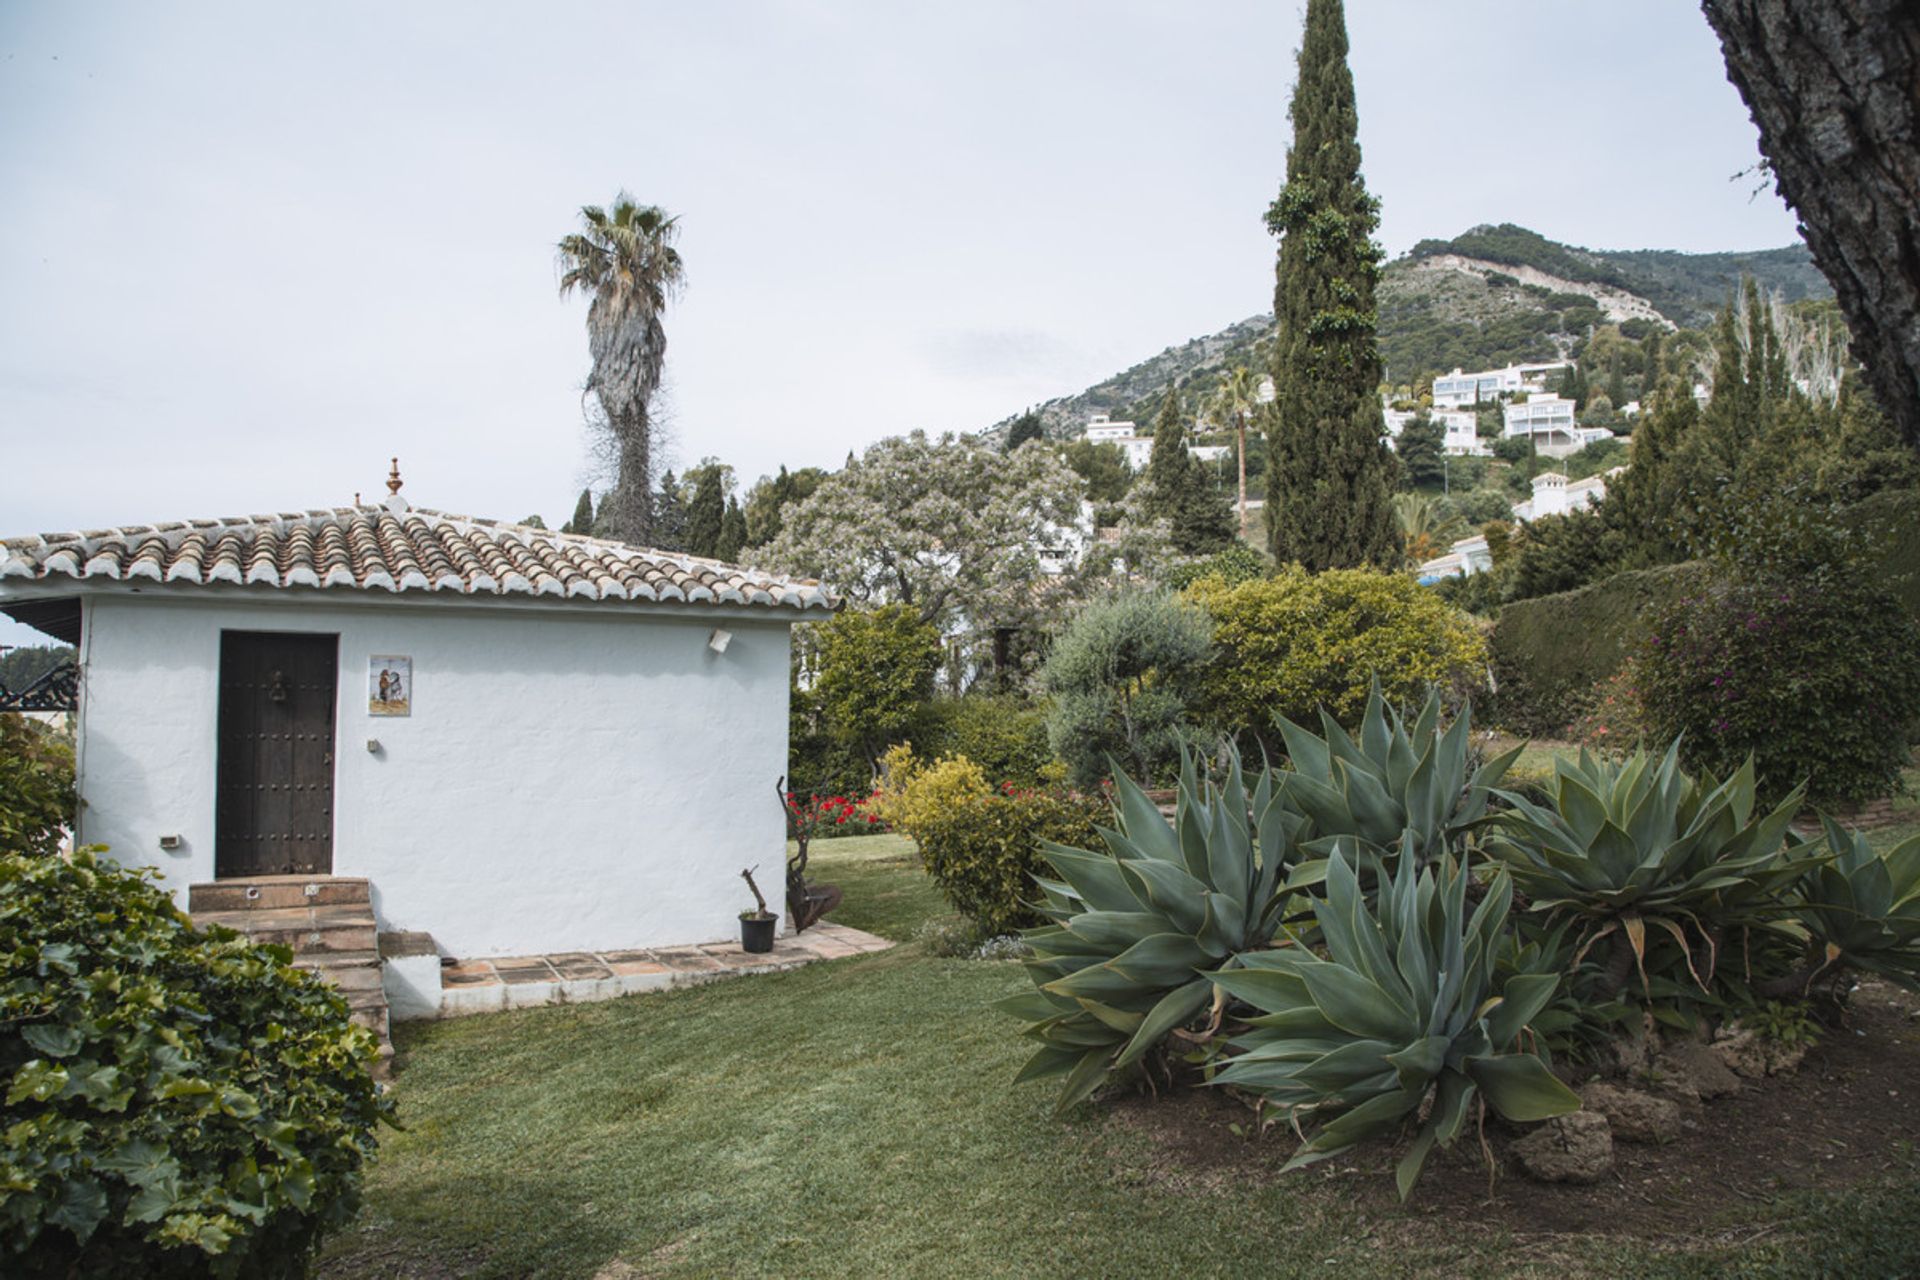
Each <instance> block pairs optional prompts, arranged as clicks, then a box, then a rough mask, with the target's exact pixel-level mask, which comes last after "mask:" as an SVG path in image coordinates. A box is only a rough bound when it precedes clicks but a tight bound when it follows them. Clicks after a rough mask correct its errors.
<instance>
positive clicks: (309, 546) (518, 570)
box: [0, 500, 833, 610]
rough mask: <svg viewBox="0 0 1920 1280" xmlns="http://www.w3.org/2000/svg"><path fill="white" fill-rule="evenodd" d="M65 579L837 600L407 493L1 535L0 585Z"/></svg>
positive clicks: (707, 600)
mask: <svg viewBox="0 0 1920 1280" xmlns="http://www.w3.org/2000/svg"><path fill="white" fill-rule="evenodd" d="M60 577H67V578H75V579H85V578H107V579H112V580H122V579H127V578H142V579H147V580H150V581H153V582H158V583H162V584H173V583H188V584H193V585H198V586H205V585H208V584H212V583H231V584H234V585H236V586H239V585H258V586H270V587H282V588H285V587H308V588H315V589H319V590H339V589H353V590H360V591H390V592H394V593H397V594H398V593H406V592H429V593H432V592H440V593H453V594H456V595H468V596H496V595H527V596H551V597H553V598H555V599H564V600H572V599H584V600H658V601H684V602H686V603H689V604H700V605H723V604H730V605H746V606H760V607H767V608H787V609H796V610H809V609H822V610H825V609H830V608H832V607H833V606H832V602H831V601H830V600H829V599H828V597H827V594H826V592H825V591H823V590H822V589H821V588H820V586H819V584H818V583H815V582H811V581H802V580H797V579H787V578H779V577H774V576H771V575H768V574H763V573H758V572H756V571H754V570H752V569H744V568H740V567H738V566H735V565H728V564H721V563H720V562H718V561H715V560H702V559H698V558H695V557H693V556H687V555H683V554H681V553H679V552H674V551H654V550H650V549H648V548H645V547H634V546H628V545H627V544H625V543H620V542H609V541H607V540H605V539H602V538H589V537H583V536H580V535H576V534H566V533H552V532H549V531H547V530H545V529H533V528H528V527H527V526H525V525H516V524H504V523H502V522H500V521H497V520H481V519H476V518H474V517H472V516H452V515H446V514H444V513H442V512H439V511H428V510H422V509H418V508H409V507H408V506H407V505H406V504H405V503H404V502H401V501H398V500H396V501H394V502H392V503H391V504H388V505H381V506H359V507H331V508H317V509H314V510H311V511H304V512H301V511H288V512H281V513H280V514H278V515H254V516H229V517H226V518H223V519H219V520H170V521H164V522H161V523H157V524H140V525H127V526H125V527H123V528H118V529H90V530H86V531H84V532H78V533H44V534H34V535H28V536H26V537H19V538H0V585H3V584H4V583H6V582H18V581H45V580H48V579H53V578H60Z"/></svg>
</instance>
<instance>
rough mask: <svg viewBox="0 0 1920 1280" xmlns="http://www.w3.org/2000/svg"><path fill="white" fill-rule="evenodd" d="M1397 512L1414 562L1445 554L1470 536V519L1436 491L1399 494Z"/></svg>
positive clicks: (1410, 561) (1396, 514)
mask: <svg viewBox="0 0 1920 1280" xmlns="http://www.w3.org/2000/svg"><path fill="white" fill-rule="evenodd" d="M1393 513H1394V515H1395V516H1396V517H1397V518H1398V519H1399V522H1400V533H1401V535H1402V536H1403V537H1404V538H1405V540H1406V547H1407V561H1408V563H1410V564H1414V565H1419V564H1423V563H1425V562H1426V561H1428V560H1431V559H1433V558H1434V557H1435V556H1439V555H1444V554H1445V553H1446V550H1447V548H1448V547H1450V546H1452V545H1453V543H1454V540H1455V539H1457V538H1461V537H1464V536H1465V535H1466V530H1467V525H1466V522H1465V521H1464V520H1462V519H1461V518H1460V517H1459V515H1458V514H1456V513H1455V512H1454V510H1453V509H1452V507H1451V506H1450V505H1449V504H1447V503H1445V502H1443V501H1442V500H1440V499H1438V498H1435V497H1434V496H1433V495H1432V494H1427V493H1396V494H1394V495H1393Z"/></svg>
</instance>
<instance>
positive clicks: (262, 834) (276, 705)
mask: <svg viewBox="0 0 1920 1280" xmlns="http://www.w3.org/2000/svg"><path fill="white" fill-rule="evenodd" d="M339 651H340V639H339V637H338V636H316V635H294V634H286V633H282V632H272V631H225V632H222V633H221V635H220V743H219V749H220V763H219V784H220V786H219V798H218V805H219V817H218V822H217V824H216V827H215V831H214V853H213V861H214V874H215V875H216V876H221V877H228V876H270V875H289V874H292V875H326V874H328V873H330V872H331V871H332V870H333V707H334V693H335V682H336V680H337V677H338V672H339V666H340V664H339Z"/></svg>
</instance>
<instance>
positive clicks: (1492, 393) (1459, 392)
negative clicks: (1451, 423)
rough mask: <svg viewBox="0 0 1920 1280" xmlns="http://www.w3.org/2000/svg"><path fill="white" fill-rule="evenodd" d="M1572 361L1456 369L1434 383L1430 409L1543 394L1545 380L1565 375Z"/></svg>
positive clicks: (1457, 407)
mask: <svg viewBox="0 0 1920 1280" xmlns="http://www.w3.org/2000/svg"><path fill="white" fill-rule="evenodd" d="M1572 364H1573V362H1572V361H1571V360H1556V361H1553V362H1551V363H1548V364H1510V365H1508V366H1507V367H1506V368H1504V369H1482V370H1479V371H1477V372H1474V373H1467V372H1465V371H1463V370H1460V369H1455V370H1454V371H1453V372H1452V373H1443V374H1441V375H1440V376H1439V377H1437V378H1435V379H1434V380H1433V407H1434V408H1436V409H1465V408H1470V407H1471V406H1473V405H1476V404H1480V403H1482V402H1483V401H1491V400H1496V399H1498V398H1499V397H1501V396H1503V395H1504V396H1515V395H1521V394H1524V393H1526V392H1529V391H1545V390H1546V389H1547V380H1548V379H1549V378H1551V377H1554V376H1556V375H1558V374H1561V373H1564V372H1565V371H1566V370H1567V369H1568V368H1569V367H1571V365H1572Z"/></svg>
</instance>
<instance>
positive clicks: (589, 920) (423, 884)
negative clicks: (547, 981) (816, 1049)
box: [0, 494, 830, 957]
mask: <svg viewBox="0 0 1920 1280" xmlns="http://www.w3.org/2000/svg"><path fill="white" fill-rule="evenodd" d="M828 608H830V603H829V601H828V599H827V597H826V596H825V595H824V593H823V592H822V591H821V590H820V589H819V587H818V586H817V585H815V584H813V583H809V582H793V581H785V580H780V579H776V578H771V577H768V576H765V575H761V574H757V573H753V572H751V571H747V570H742V569H737V568H734V567H731V566H727V565H722V564H718V563H716V562H712V561H704V560H698V559H693V558H689V557H685V556H681V555H678V554H674V553H667V552H654V551H646V550H642V549H639V548H635V547H629V546H625V545H622V544H619V543H613V542H607V541H603V540H600V539H595V538H588V537H576V536H571V535H564V534H557V533H550V532H547V531H545V530H536V529H530V528H524V527H521V526H517V525H509V524H501V523H497V522H493V521H487V520H480V519H474V518H470V517H463V516H449V515H444V514H442V513H439V512H434V511H424V510H415V509H412V508H410V507H409V506H408V504H407V503H406V501H405V500H403V499H401V498H400V497H399V496H398V495H397V494H396V495H395V496H394V497H392V498H390V499H389V500H388V501H386V502H385V503H383V504H379V505H372V504H368V505H359V506H352V507H338V508H331V509H326V510H314V511H296V512H286V513H279V514H266V515H254V516H246V517H241V518H228V519H221V520H191V521H170V522H165V523H159V524H150V525H134V526H127V527H122V528H115V529H107V530H95V531H90V532H87V533H68V534H51V535H42V536H35V537H24V538H8V539H0V610H3V611H4V612H6V613H8V614H10V615H11V616H13V617H15V618H16V619H19V620H20V621H23V622H26V623H28V624H29V625H31V626H34V627H37V628H39V629H40V630H42V631H45V632H47V633H48V634H50V635H52V636H54V637H56V638H58V639H60V640H63V641H66V642H68V643H71V644H74V645H75V646H77V649H78V659H79V665H80V672H81V676H80V683H79V705H78V718H77V749H78V765H77V780H78V789H79V793H80V797H81V799H80V811H79V819H78V831H77V833H76V834H77V838H78V841H79V842H80V843H82V844H105V845H107V846H109V847H110V850H111V854H110V856H112V857H113V858H116V859H118V860H120V861H122V862H126V863H134V864H145V865H149V866H153V867H156V868H158V869H159V870H160V872H161V874H162V875H163V877H164V882H165V886H166V887H167V888H168V889H169V890H171V891H172V892H173V893H174V895H175V896H176V898H177V899H179V901H180V902H181V905H182V906H185V905H186V903H187V899H188V894H187V890H188V887H189V886H192V885H202V886H204V885H207V884H209V883H213V884H218V883H221V882H225V881H243V882H244V881H247V880H256V881H257V880H258V879H259V878H260V877H265V876H274V875H292V876H297V877H307V878H311V879H314V880H316V881H322V880H324V879H325V878H326V877H364V878H365V879H366V881H367V882H368V884H369V886H370V889H371V902H372V907H373V911H374V913H375V914H376V915H377V917H378V928H379V930H380V932H381V934H382V935H383V936H384V935H386V934H388V933H389V932H398V931H406V932H409V933H416V934H417V933H424V934H427V935H430V936H431V939H432V942H433V945H434V947H435V949H436V950H437V951H438V953H439V954H440V955H442V956H453V957H488V956H513V955H534V954H542V953H557V952H573V951H593V950H602V949H606V948H616V947H642V946H670V945H675V944H686V943H698V942H710V941H712V940H715V939H724V938H727V937H728V936H729V935H733V936H736V937H737V935H738V925H737V917H738V915H739V913H740V912H741V910H742V909H743V908H744V907H750V906H751V905H752V901H751V899H750V898H749V897H748V895H747V891H746V887H745V885H744V884H743V883H742V882H741V879H740V875H739V872H740V870H741V869H742V868H743V867H751V866H754V865H756V864H758V865H759V866H760V867H761V868H762V869H763V870H762V873H761V879H762V884H763V887H764V888H765V889H766V892H767V893H768V896H769V897H770V898H777V896H778V892H779V889H780V886H781V872H780V868H781V865H782V857H783V851H784V849H785V839H786V832H785V825H784V815H783V814H782V812H781V810H780V807H779V805H778V803H777V802H776V800H775V798H774V794H773V784H774V781H775V779H777V778H779V777H780V776H781V775H783V774H784V773H785V772H786V771H787V686H788V650H789V630H790V627H791V625H792V624H793V623H794V622H797V621H800V620H801V619H802V618H803V617H805V616H810V615H816V614H819V613H821V612H824V611H825V610H827V609H828Z"/></svg>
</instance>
